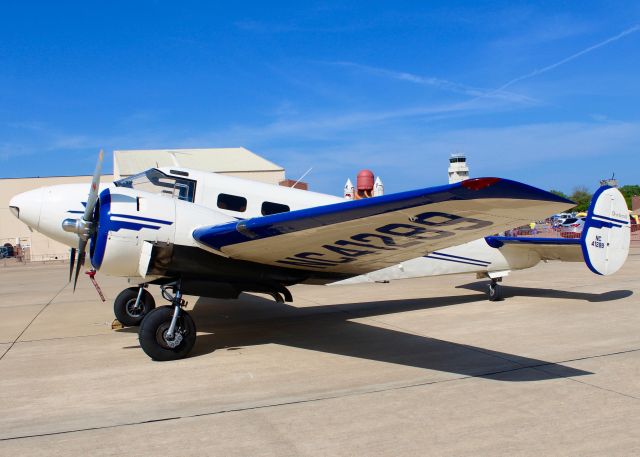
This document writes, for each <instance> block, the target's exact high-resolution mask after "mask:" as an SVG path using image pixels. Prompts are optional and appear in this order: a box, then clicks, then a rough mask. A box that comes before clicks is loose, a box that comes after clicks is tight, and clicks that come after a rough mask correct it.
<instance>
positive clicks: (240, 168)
mask: <svg viewBox="0 0 640 457" xmlns="http://www.w3.org/2000/svg"><path fill="white" fill-rule="evenodd" d="M171 166H174V167H186V168H194V169H198V170H202V171H209V172H215V173H233V172H244V171H280V172H282V171H284V168H282V167H281V166H279V165H276V164H274V163H273V162H270V161H268V160H266V159H264V158H262V157H260V156H259V155H257V154H254V153H253V152H251V151H249V150H248V149H245V148H203V149H146V150H144V149H135V150H118V151H113V171H114V174H115V175H116V176H129V175H133V174H136V173H138V172H140V171H141V170H146V169H148V168H153V167H171Z"/></svg>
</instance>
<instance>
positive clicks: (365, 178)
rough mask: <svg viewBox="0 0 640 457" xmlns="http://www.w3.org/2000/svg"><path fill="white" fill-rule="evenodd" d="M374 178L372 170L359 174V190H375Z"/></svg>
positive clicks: (362, 171)
mask: <svg viewBox="0 0 640 457" xmlns="http://www.w3.org/2000/svg"><path fill="white" fill-rule="evenodd" d="M373 182H374V176H373V172H372V171H371V170H361V171H360V172H359V173H358V182H357V184H356V186H357V189H358V190H373Z"/></svg>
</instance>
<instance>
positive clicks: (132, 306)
mask: <svg viewBox="0 0 640 457" xmlns="http://www.w3.org/2000/svg"><path fill="white" fill-rule="evenodd" d="M155 307H156V301H155V300H154V299H153V296H152V295H151V294H150V293H149V291H148V290H147V289H145V285H144V284H141V285H140V286H139V287H129V288H128V289H125V290H123V291H122V292H120V293H119V294H118V296H117V297H116V299H115V301H114V302H113V313H114V314H115V315H116V319H118V321H120V323H121V324H122V325H124V326H126V327H137V326H138V325H140V322H142V319H143V318H144V316H146V315H147V314H149V312H151V310H153V309H154V308H155Z"/></svg>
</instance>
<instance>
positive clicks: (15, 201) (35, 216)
mask: <svg viewBox="0 0 640 457" xmlns="http://www.w3.org/2000/svg"><path fill="white" fill-rule="evenodd" d="M43 200H44V188H40V189H34V190H30V191H27V192H23V193H21V194H18V195H16V196H14V197H13V198H12V199H11V201H10V202H9V209H10V210H11V212H12V213H13V215H14V216H16V217H17V218H18V219H20V220H21V221H22V222H24V223H25V224H27V225H28V226H29V227H31V228H32V229H34V230H37V229H38V226H39V225H40V212H41V210H42V202H43Z"/></svg>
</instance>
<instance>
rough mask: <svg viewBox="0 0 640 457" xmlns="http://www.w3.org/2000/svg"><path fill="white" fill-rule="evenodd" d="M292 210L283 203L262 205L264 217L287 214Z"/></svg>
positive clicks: (265, 203)
mask: <svg viewBox="0 0 640 457" xmlns="http://www.w3.org/2000/svg"><path fill="white" fill-rule="evenodd" d="M290 210H291V209H290V208H289V207H288V206H287V205H283V204H282V203H273V202H264V203H263V204H262V215H263V216H268V215H269V214H278V213H287V212H289V211H290Z"/></svg>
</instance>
